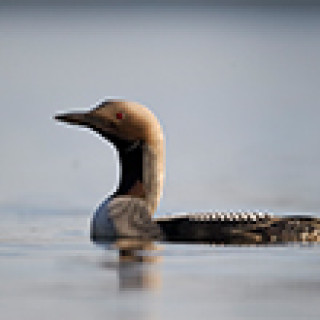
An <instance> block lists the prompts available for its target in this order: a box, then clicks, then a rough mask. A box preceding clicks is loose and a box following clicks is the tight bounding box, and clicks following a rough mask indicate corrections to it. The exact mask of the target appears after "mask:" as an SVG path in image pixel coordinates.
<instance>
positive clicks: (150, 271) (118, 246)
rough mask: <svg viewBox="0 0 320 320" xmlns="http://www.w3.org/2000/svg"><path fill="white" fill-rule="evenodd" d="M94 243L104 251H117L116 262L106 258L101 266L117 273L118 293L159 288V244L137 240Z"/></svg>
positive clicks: (160, 259)
mask: <svg viewBox="0 0 320 320" xmlns="http://www.w3.org/2000/svg"><path fill="white" fill-rule="evenodd" d="M96 243H97V244H98V245H102V246H104V247H105V249H106V250H117V252H118V261H116V262H114V261H110V259H108V258H107V257H106V260H104V261H103V263H102V266H103V268H106V269H109V270H110V269H111V270H116V271H117V274H118V279H119V290H120V291H122V290H130V289H131V290H140V289H149V290H150V289H151V290H159V289H160V288H161V285H162V279H161V275H160V272H159V267H158V266H157V265H158V264H159V263H160V262H161V261H162V258H161V256H159V251H160V250H161V246H160V245H159V244H156V243H154V242H152V241H145V240H137V239H117V240H116V241H113V242H96Z"/></svg>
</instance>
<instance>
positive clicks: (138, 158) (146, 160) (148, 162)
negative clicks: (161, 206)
mask: <svg viewBox="0 0 320 320" xmlns="http://www.w3.org/2000/svg"><path fill="white" fill-rule="evenodd" d="M161 142H162V141H161ZM119 160H120V181H119V186H118V189H117V191H116V192H115V193H114V195H113V197H115V196H121V195H125V196H132V197H138V198H142V199H144V200H145V201H146V203H147V205H148V207H149V208H150V213H151V214H153V213H154V211H155V210H156V207H157V205H158V203H159V200H160V195H161V192H162V187H163V154H162V146H161V145H159V146H150V145H148V144H146V143H144V142H142V141H135V142H132V143H130V144H129V145H128V146H126V148H121V149H119Z"/></svg>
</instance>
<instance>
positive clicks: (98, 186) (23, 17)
mask: <svg viewBox="0 0 320 320" xmlns="http://www.w3.org/2000/svg"><path fill="white" fill-rule="evenodd" d="M38 3H39V2H36V1H34V2H30V3H27V4H26V2H23V3H22V2H20V3H19V2H16V5H15V6H13V5H10V3H9V1H3V2H1V5H0V9H1V10H0V64H1V65H0V67H1V72H0V88H1V94H0V117H1V126H0V147H1V158H0V167H1V179H0V206H1V208H3V209H5V210H7V211H8V210H13V211H35V210H39V211H40V212H45V211H46V210H51V211H52V210H53V211H55V210H56V211H57V212H58V211H64V210H71V209H76V210H77V209H85V210H89V211H90V210H92V209H93V208H94V206H95V205H96V204H97V203H99V201H101V200H102V199H103V198H104V197H105V196H106V195H107V194H108V193H110V192H112V190H113V189H114V187H115V184H116V181H117V174H116V169H117V164H116V155H115V153H114V150H112V148H110V145H108V144H106V143H101V141H99V139H97V138H96V137H95V136H94V134H89V133H88V132H84V131H85V130H82V131H83V132H81V131H79V130H78V129H75V128H72V129H70V128H67V127H63V126H61V125H58V124H56V123H55V122H54V121H53V120H52V116H53V115H54V114H55V113H56V112H58V111H64V110H70V109H86V108H89V107H90V106H91V107H92V106H93V105H95V103H96V102H97V101H100V100H103V99H104V98H106V97H123V98H126V99H128V100H134V101H138V102H141V103H143V104H145V105H147V106H148V107H150V108H151V109H152V110H153V111H154V113H155V114H156V115H157V116H158V118H159V119H160V121H161V123H162V125H163V127H164V130H165V135H166V145H167V171H166V184H165V190H164V196H163V200H162V202H161V206H160V208H159V210H158V213H163V212H170V211H184V210H187V211H188V210H190V211H201V210H206V209H212V208H217V209H238V208H243V209H246V208H251V209H254V208H261V209H269V210H271V211H280V212H285V211H295V212H296V211H315V212H319V209H320V200H319V196H318V194H319V187H320V179H319V178H320V174H319V164H320V151H319V134H320V127H319V115H320V112H319V104H320V98H319V79H320V62H319V57H320V10H319V6H318V2H315V1H308V2H305V1H295V2H293V5H288V2H286V1H281V2H280V4H279V5H277V4H276V2H275V1H273V2H272V3H271V4H270V3H269V2H263V1H259V2H254V1H243V2H240V3H239V2H237V4H235V2H232V1H229V2H228V5H225V6H222V5H221V2H200V3H198V5H197V6H195V5H193V4H192V2H188V1H187V2H179V1H176V2H174V3H173V5H171V6H170V5H169V4H168V3H167V4H165V3H162V5H160V4H158V5H155V6H151V5H147V4H146V3H144V2H143V1H142V2H139V3H137V2H135V3H129V2H121V3H120V4H119V3H118V4H115V3H112V2H109V3H108V4H106V5H101V2H99V1H96V2H90V5H89V4H88V3H85V2H82V1H79V2H69V3H68V5H67V6H63V5H62V3H61V2H46V4H47V5H43V4H42V5H41V6H40V5H38ZM266 4H267V5H266Z"/></svg>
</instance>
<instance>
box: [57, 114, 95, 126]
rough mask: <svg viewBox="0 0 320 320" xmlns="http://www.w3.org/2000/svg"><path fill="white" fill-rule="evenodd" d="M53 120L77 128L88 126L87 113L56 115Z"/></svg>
mask: <svg viewBox="0 0 320 320" xmlns="http://www.w3.org/2000/svg"><path fill="white" fill-rule="evenodd" d="M54 119H55V120H57V121H61V122H66V123H68V124H74V125H79V126H87V125H88V124H89V121H88V113H87V112H70V113H62V114H57V115H55V116H54Z"/></svg>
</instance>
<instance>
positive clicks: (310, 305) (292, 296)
mask: <svg viewBox="0 0 320 320" xmlns="http://www.w3.org/2000/svg"><path fill="white" fill-rule="evenodd" d="M2 216H3V221H2V222H3V223H2V224H1V232H0V260H1V263H0V281H1V291H0V305H1V314H2V317H3V318H4V319H22V318H23V319H32V320H36V319H44V318H45V319H66V318H70V319H74V318H77V319H196V318H201V319H318V317H319V312H320V305H319V297H320V271H319V263H320V255H319V253H320V246H319V245H308V244H301V245H277V246H258V247H257V246H213V245H190V244H189V245H187V244H179V245H178V244H166V243H156V244H153V245H152V246H149V248H148V249H147V250H140V251H139V252H137V253H136V255H135V256H129V257H128V256H124V257H119V253H118V251H117V250H115V249H112V247H107V246H104V245H97V244H94V243H92V242H90V240H89V234H88V231H87V230H88V228H87V225H88V223H87V222H88V214H87V213H84V212H83V213H81V212H79V213H77V214H75V213H70V214H67V213H66V214H59V215H53V214H42V215H41V214H39V213H37V214H31V213H29V214H27V213H20V214H13V213H10V214H8V213H2Z"/></svg>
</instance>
